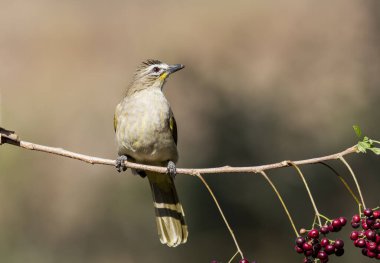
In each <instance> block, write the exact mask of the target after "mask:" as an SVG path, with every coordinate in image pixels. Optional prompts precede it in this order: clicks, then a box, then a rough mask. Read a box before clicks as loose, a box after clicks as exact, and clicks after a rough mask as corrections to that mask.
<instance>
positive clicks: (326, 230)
mask: <svg viewBox="0 0 380 263" xmlns="http://www.w3.org/2000/svg"><path fill="white" fill-rule="evenodd" d="M319 231H320V232H321V233H322V234H327V233H329V232H330V231H329V227H328V226H322V227H321V229H319Z"/></svg>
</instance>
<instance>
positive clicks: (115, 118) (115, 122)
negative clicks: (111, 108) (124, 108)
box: [113, 113, 117, 132]
mask: <svg viewBox="0 0 380 263" xmlns="http://www.w3.org/2000/svg"><path fill="white" fill-rule="evenodd" d="M113 129H114V130H115V132H116V129H117V117H116V113H115V114H114V115H113Z"/></svg>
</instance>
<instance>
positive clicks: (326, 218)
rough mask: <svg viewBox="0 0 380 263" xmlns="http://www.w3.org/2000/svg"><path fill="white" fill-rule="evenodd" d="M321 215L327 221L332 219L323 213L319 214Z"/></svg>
mask: <svg viewBox="0 0 380 263" xmlns="http://www.w3.org/2000/svg"><path fill="white" fill-rule="evenodd" d="M319 216H320V217H322V218H323V219H325V220H326V221H329V222H330V221H331V219H330V218H328V217H326V216H324V215H322V214H319Z"/></svg>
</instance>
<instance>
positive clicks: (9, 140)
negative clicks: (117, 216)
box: [0, 127, 357, 175]
mask: <svg viewBox="0 0 380 263" xmlns="http://www.w3.org/2000/svg"><path fill="white" fill-rule="evenodd" d="M3 131H7V130H6V129H2V128H1V127H0V144H10V145H14V146H18V147H21V148H24V149H28V150H34V151H40V152H46V153H50V154H55V155H60V156H64V157H68V158H72V159H76V160H80V161H83V162H86V163H90V164H102V165H111V166H115V165H116V162H115V160H110V159H103V158H98V157H93V156H88V155H84V154H79V153H75V152H71V151H67V150H65V149H61V148H55V147H49V146H44V145H40V144H35V143H31V142H27V141H21V140H19V139H18V136H17V135H16V134H14V133H13V134H14V135H12V136H9V134H7V133H5V132H3ZM8 132H9V131H8ZM355 152H357V147H356V145H355V146H352V147H350V148H348V149H346V150H344V151H341V152H338V153H335V154H331V155H326V156H322V157H317V158H311V159H305V160H299V161H293V163H294V164H296V165H303V164H313V163H318V162H322V161H327V160H336V159H339V158H340V157H341V156H344V155H348V154H351V153H355ZM125 165H126V166H127V167H129V168H132V169H137V170H145V171H152V172H157V173H166V172H167V169H166V167H159V166H151V165H144V164H138V163H133V162H128V161H126V162H125ZM288 166H289V162H288V161H282V162H278V163H272V164H265V165H258V166H248V167H231V166H222V167H215V168H203V169H202V168H201V169H192V168H190V169H186V168H177V173H178V174H187V175H196V174H197V173H201V174H219V173H260V172H261V171H267V170H271V169H277V168H282V167H288Z"/></svg>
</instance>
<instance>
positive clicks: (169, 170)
mask: <svg viewBox="0 0 380 263" xmlns="http://www.w3.org/2000/svg"><path fill="white" fill-rule="evenodd" d="M167 174H169V175H170V176H171V177H172V178H173V179H175V176H176V175H177V168H176V166H175V163H174V162H172V161H169V162H168V166H167Z"/></svg>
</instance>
